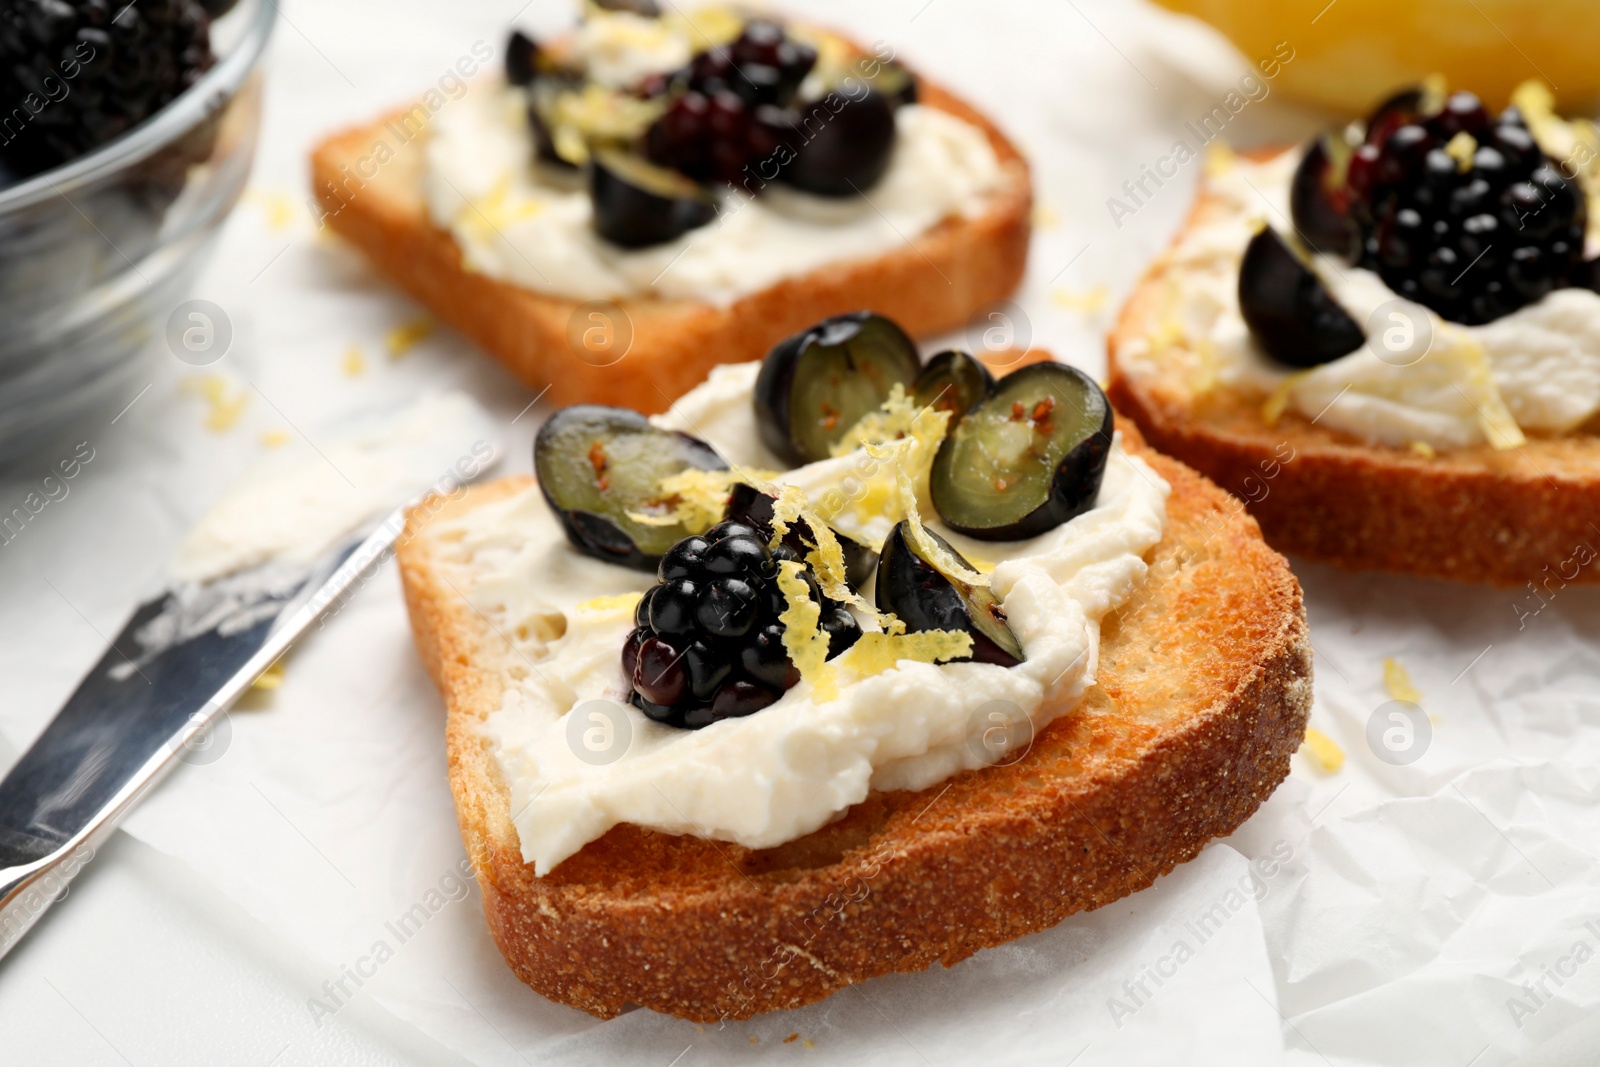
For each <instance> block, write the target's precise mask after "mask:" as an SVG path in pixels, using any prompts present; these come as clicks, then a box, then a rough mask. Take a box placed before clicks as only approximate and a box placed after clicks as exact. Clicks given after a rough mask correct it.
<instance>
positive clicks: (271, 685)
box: [250, 659, 283, 692]
mask: <svg viewBox="0 0 1600 1067" xmlns="http://www.w3.org/2000/svg"><path fill="white" fill-rule="evenodd" d="M282 684H283V660H282V659H276V660H273V661H272V666H270V667H268V668H267V669H266V670H264V671H262V672H261V674H260V676H259V677H257V678H256V680H255V681H254V682H251V683H250V686H251V688H252V689H261V690H265V691H267V692H271V691H272V690H274V689H276V688H278V687H279V686H280V685H282Z"/></svg>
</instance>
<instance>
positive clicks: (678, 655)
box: [622, 521, 861, 730]
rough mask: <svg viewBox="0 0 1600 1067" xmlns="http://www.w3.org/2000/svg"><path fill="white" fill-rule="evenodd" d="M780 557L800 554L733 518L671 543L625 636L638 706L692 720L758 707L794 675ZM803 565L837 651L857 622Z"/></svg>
mask: <svg viewBox="0 0 1600 1067" xmlns="http://www.w3.org/2000/svg"><path fill="white" fill-rule="evenodd" d="M786 559H787V560H797V559H798V554H797V553H796V552H794V550H793V549H791V548H788V547H787V546H785V545H779V546H778V547H777V548H776V549H775V550H773V551H771V552H769V551H768V550H767V546H766V544H765V542H764V541H763V540H762V537H761V535H760V534H759V533H757V531H756V530H755V529H754V528H753V527H751V526H747V525H745V524H743V523H738V522H731V521H728V522H722V523H719V524H718V525H716V526H714V527H712V528H711V529H710V530H708V531H707V532H706V533H705V534H703V535H701V536H696V537H686V538H684V539H683V540H681V541H679V542H678V543H677V544H675V545H673V546H672V547H671V548H670V549H668V550H667V552H666V554H665V555H663V556H662V557H661V564H660V567H659V569H658V570H657V578H658V579H659V581H658V582H657V583H656V584H655V585H654V586H652V587H651V588H650V589H648V590H647V591H646V592H645V594H644V596H643V597H641V598H640V599H639V606H638V607H637V608H636V609H635V610H634V629H633V630H632V631H631V632H630V633H629V634H628V639H627V641H626V642H624V644H623V646H622V670H623V673H624V674H625V675H626V676H627V678H628V681H629V684H630V685H631V686H632V687H633V693H632V697H631V699H632V701H633V703H634V706H635V707H637V708H639V709H640V710H641V711H643V712H644V713H645V714H646V715H648V716H649V717H650V718H652V719H654V720H655V721H657V722H661V723H665V724H667V725H669V726H678V727H684V728H686V729H691V730H694V729H699V728H701V727H704V726H710V725H711V724H712V723H714V722H718V721H720V720H722V719H732V718H739V717H741V716H744V715H750V714H753V713H755V712H757V711H760V710H761V709H762V708H764V707H767V706H768V705H769V704H772V703H773V702H775V701H776V700H777V699H778V698H779V697H780V696H782V695H783V692H784V690H785V689H788V688H790V687H791V686H793V685H794V684H795V683H796V682H798V681H799V680H800V673H799V671H798V670H797V669H796V668H795V665H794V662H793V660H791V659H790V658H789V654H788V651H787V650H786V649H785V648H784V645H783V631H784V626H783V623H782V622H780V621H779V620H778V616H779V615H780V614H781V613H782V612H783V610H784V608H785V607H786V606H787V601H786V598H785V597H784V596H783V593H782V591H781V590H779V589H778V583H777V574H778V562H779V561H781V560H786ZM801 573H802V575H803V576H804V578H805V581H806V583H807V585H808V586H809V587H810V589H811V596H812V599H813V600H816V601H817V602H818V603H820V604H821V606H822V619H821V625H822V628H823V630H824V631H825V632H826V633H827V634H828V635H829V646H828V654H829V656H830V657H831V656H836V655H838V654H839V653H840V652H843V651H844V650H845V649H846V648H849V647H850V646H851V645H852V644H854V643H855V641H856V639H857V638H858V637H860V636H861V628H860V626H859V625H858V624H857V623H856V621H855V618H854V617H853V616H851V614H850V612H849V611H848V610H847V609H846V608H845V606H844V605H843V604H840V603H837V602H836V601H832V600H829V599H828V598H827V597H825V596H823V595H822V591H821V589H819V588H818V587H817V583H816V578H815V577H814V576H813V575H812V573H811V572H810V571H809V570H806V571H803V572H801Z"/></svg>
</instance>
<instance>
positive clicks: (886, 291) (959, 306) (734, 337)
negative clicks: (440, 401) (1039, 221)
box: [311, 79, 1033, 413]
mask: <svg viewBox="0 0 1600 1067" xmlns="http://www.w3.org/2000/svg"><path fill="white" fill-rule="evenodd" d="M918 91H919V94H920V100H921V102H922V103H924V104H928V105H930V106H933V107H936V108H939V109H940V110H942V111H947V112H949V113H950V114H952V115H955V116H957V117H959V118H962V119H965V120H966V121H967V122H970V123H972V124H973V125H975V126H977V127H978V128H980V129H982V130H983V131H984V133H985V134H986V135H987V136H988V138H989V142H990V144H991V145H993V146H994V150H995V153H996V155H997V156H998V157H999V159H1000V162H1001V166H1002V167H1003V168H1004V170H1005V175H1006V176H1005V180H1004V183H1003V185H1002V187H1001V188H1000V189H999V190H998V191H996V192H995V193H993V194H992V195H991V196H990V197H989V199H988V200H987V201H986V206H985V209H984V210H983V211H982V212H981V213H979V214H977V215H975V216H973V217H970V218H969V217H959V216H958V217H952V218H948V219H946V220H944V221H943V222H940V223H938V224H937V225H935V226H933V227H932V228H930V229H929V230H927V231H925V232H924V233H921V234H917V235H911V236H910V240H909V243H908V244H906V245H903V246H901V247H898V248H895V249H893V250H891V251H889V252H885V253H884V254H882V255H880V256H877V257H874V258H871V259H859V260H850V261H846V262H842V263H837V264H833V265H831V266H829V267H827V268H824V269H822V270H818V271H814V272H812V273H810V274H805V275H801V276H798V277H794V278H790V279H786V280H784V281H782V282H780V283H778V284H777V285H774V286H771V287H770V288H767V289H763V290H761V291H759V292H756V293H752V294H750V295H749V296H746V297H744V298H742V299H740V300H738V301H736V302H735V303H733V304H732V305H730V306H728V307H717V306H714V305H712V304H707V303H702V302H699V301H693V300H661V299H642V298H624V299H619V300H616V301H613V302H609V303H610V304H611V305H613V306H615V307H619V308H620V309H621V310H622V311H623V312H624V313H625V314H626V316H627V320H628V322H629V323H631V332H632V344H631V346H630V347H629V348H628V349H627V351H626V354H625V355H623V356H621V357H620V358H619V359H615V361H614V362H613V360H614V358H615V352H614V348H615V346H614V345H613V346H611V347H608V348H604V349H602V350H601V351H599V352H593V351H590V350H589V349H587V348H585V347H584V343H583V340H582V338H583V331H582V329H581V327H580V328H578V329H573V325H574V323H575V322H579V323H581V325H588V323H589V319H588V318H587V316H579V317H578V318H577V319H576V320H575V317H574V313H575V312H576V311H577V310H578V309H579V307H580V306H581V305H582V304H583V303H584V302H583V301H578V300H572V299H568V298H566V297H560V296H555V295H552V294H548V293H540V292H535V291H533V290H531V289H524V288H522V287H520V286H516V285H511V284H508V283H506V282H501V281H497V280H495V279H493V278H490V277H488V276H487V275H483V274H479V273H477V272H474V271H471V270H468V269H466V268H465V267H464V266H463V264H462V257H461V250H460V248H459V247H458V246H457V245H456V243H455V240H454V239H453V238H452V237H451V236H450V235H449V234H448V233H446V232H444V231H442V230H439V229H437V228H435V227H434V226H433V224H432V223H431V222H430V221H429V219H428V214H427V209H426V206H425V205H424V202H423V199H422V193H421V188H422V175H423V167H424V153H423V148H422V146H423V143H424V139H425V137H426V132H425V131H423V133H422V135H420V136H418V137H416V138H415V139H413V140H411V141H409V142H406V143H403V144H402V143H400V141H399V139H398V137H397V135H396V134H395V133H394V132H393V130H392V128H391V122H392V120H394V119H395V118H396V117H397V115H388V116H384V117H383V118H380V119H378V120H377V121H376V122H373V123H371V124H370V125H367V126H362V127H358V128H355V129H351V130H346V131H344V132H342V133H338V134H335V135H334V136H332V137H330V138H328V139H327V140H325V141H323V142H322V143H321V144H319V145H318V146H317V147H316V149H315V150H314V151H313V152H312V156H311V173H312V187H313V189H314V191H315V193H316V196H317V199H318V202H319V204H320V205H321V207H322V210H323V211H324V212H326V214H325V216H324V218H325V220H326V222H327V224H328V225H329V226H331V227H332V228H333V230H334V231H335V232H337V233H338V234H339V235H340V236H342V237H344V238H345V239H346V240H348V241H350V242H351V243H352V244H353V245H355V246H356V247H357V248H359V249H360V250H361V251H362V252H363V253H365V255H366V256H367V258H368V259H369V260H370V261H371V262H372V264H373V265H374V266H375V267H377V269H378V270H379V271H381V272H382V273H383V274H385V275H386V276H388V278H389V279H390V280H391V281H393V282H395V283H396V284H397V285H399V286H400V287H401V288H402V289H404V290H406V291H407V292H409V293H410V294H411V295H412V296H414V297H416V298H417V299H418V300H420V301H421V302H422V303H423V304H425V305H427V307H428V308H429V310H431V311H432V312H433V313H434V314H435V315H437V316H438V317H439V318H440V319H443V320H444V321H445V322H448V323H450V324H451V325H452V326H454V327H455V328H456V329H458V330H460V331H461V332H462V333H464V334H466V335H467V336H468V337H470V338H472V340H474V341H475V342H477V343H478V345H480V346H481V347H482V348H483V349H484V350H485V351H487V352H489V353H490V354H491V355H493V356H494V357H495V358H496V359H498V360H499V361H500V362H501V363H503V364H505V365H506V367H507V368H509V369H510V371H511V372H512V373H513V374H515V375H516V376H517V377H518V378H520V379H522V381H523V382H525V383H527V385H528V386H529V387H531V388H533V389H544V388H545V387H546V386H548V387H549V393H548V395H547V397H546V398H547V399H548V400H549V401H551V402H552V403H555V404H573V403H580V402H581V403H602V404H617V405H621V406H624V407H631V408H634V409H636V410H638V411H642V412H646V413H653V412H658V411H664V410H666V408H667V407H668V406H669V405H670V404H671V402H672V401H673V400H675V399H677V398H678V397H679V396H680V395H682V394H683V393H685V392H687V391H688V390H689V389H690V388H692V387H693V386H695V385H697V384H699V383H700V382H701V381H704V380H705V377H706V374H707V373H708V372H709V371H710V369H711V367H712V366H714V365H715V364H717V363H736V362H742V361H745V360H752V359H760V358H761V357H762V356H764V355H766V354H767V350H768V349H770V348H771V347H772V346H773V345H774V344H775V343H777V342H778V341H780V340H782V339H783V338H785V337H787V336H789V335H790V334H792V333H794V332H796V331H798V330H802V329H804V328H805V327H807V326H810V325H811V324H812V323H815V322H817V321H819V320H821V319H824V318H827V317H828V316H830V315H836V314H839V313H841V312H845V311H854V310H856V309H858V308H872V309H873V310H875V311H878V312H880V313H881V314H884V315H887V316H888V317H889V318H891V319H893V320H895V321H896V322H898V323H899V324H900V325H901V326H902V327H903V328H904V329H905V330H906V331H907V332H908V333H910V334H911V335H912V336H913V337H927V336H930V335H933V334H938V333H942V332H944V331H947V330H952V329H955V328H957V327H959V326H961V325H963V324H964V323H966V322H967V321H968V320H969V319H970V318H971V317H972V316H973V314H974V313H976V312H977V311H978V310H979V309H981V308H982V307H984V306H985V305H987V304H990V303H992V302H994V301H997V300H1003V299H1004V298H1006V297H1007V296H1009V295H1010V294H1011V293H1012V292H1013V291H1014V290H1015V289H1016V287H1017V284H1018V283H1019V282H1020V281H1021V279H1022V272H1023V268H1024V267H1025V266H1026V263H1027V259H1028V241H1029V235H1030V232H1031V231H1030V223H1029V215H1030V212H1031V210H1032V206H1033V186H1032V179H1031V177H1030V174H1029V171H1028V164H1027V161H1026V160H1024V159H1023V157H1022V155H1021V153H1019V152H1018V151H1017V149H1016V147H1015V146H1014V145H1012V143H1011V142H1010V141H1009V140H1007V139H1006V137H1005V135H1004V134H1003V133H1001V132H1000V130H999V129H998V128H997V127H996V126H995V125H994V124H993V123H992V122H990V121H989V120H988V119H987V118H986V117H985V116H984V115H982V114H981V113H980V112H978V111H977V110H976V109H975V108H973V107H971V106H970V105H968V104H967V103H965V102H964V101H962V100H960V99H958V98H957V97H955V96H953V95H952V94H950V93H949V92H947V91H946V90H944V89H942V88H940V87H939V86H938V85H935V84H933V83H931V82H929V81H927V80H925V79H924V80H921V81H919V83H918ZM397 114H398V113H397ZM379 144H383V145H385V146H386V152H387V153H389V154H392V158H390V159H388V160H387V161H386V162H384V163H382V165H381V166H376V165H374V164H373V163H372V162H371V160H372V159H373V157H374V155H375V149H376V146H378V145H379ZM363 160H366V161H367V162H366V164H365V166H363V165H362V162H363ZM367 172H374V176H373V177H372V178H370V179H365V180H363V179H364V176H365V174H366V173H367ZM352 175H355V177H354V178H352V177H351V176H352Z"/></svg>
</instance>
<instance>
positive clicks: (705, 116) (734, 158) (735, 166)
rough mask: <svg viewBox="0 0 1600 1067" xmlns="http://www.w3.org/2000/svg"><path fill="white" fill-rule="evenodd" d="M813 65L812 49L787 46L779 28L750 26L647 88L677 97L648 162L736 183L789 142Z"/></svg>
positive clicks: (654, 135)
mask: <svg viewBox="0 0 1600 1067" xmlns="http://www.w3.org/2000/svg"><path fill="white" fill-rule="evenodd" d="M816 61H817V53H816V50H815V49H813V48H811V47H810V46H809V45H805V44H801V43H799V42H797V41H791V40H789V39H788V38H787V37H786V36H785V35H784V32H783V28H782V27H781V26H779V25H778V24H777V23H775V22H770V21H767V20H765V19H753V20H751V21H750V22H749V23H747V24H746V25H745V27H744V32H743V33H741V34H740V35H739V37H738V39H737V40H735V41H733V42H732V43H730V44H728V45H727V46H726V47H723V48H715V49H711V50H709V51H705V52H701V53H700V54H698V55H696V56H695V57H694V59H693V60H692V61H691V62H690V64H689V66H688V67H687V68H686V69H684V70H683V71H680V72H679V73H678V74H677V75H676V76H675V77H674V78H672V79H671V80H670V81H668V80H661V81H659V82H656V83H652V84H650V85H647V86H646V87H645V90H644V91H645V92H647V93H662V92H671V91H674V90H676V91H677V94H678V95H677V96H676V98H675V99H674V100H673V101H672V103H671V104H670V105H669V106H668V108H667V111H666V113H665V114H664V115H662V117H661V118H660V119H658V120H657V121H656V122H655V124H654V125H652V126H651V127H650V130H649V132H648V133H647V134H646V135H645V152H646V155H648V156H649V158H650V159H651V161H652V162H655V163H658V164H660V165H662V166H666V167H672V168H674V169H676V170H680V171H682V172H683V173H685V174H687V175H689V176H690V177H691V178H694V179H696V180H697V181H711V180H713V179H714V180H718V181H724V182H737V181H738V180H739V178H740V176H741V175H742V174H743V173H744V171H745V168H746V167H747V166H749V165H751V164H753V163H758V162H760V161H761V160H764V159H769V158H771V157H772V156H773V155H774V154H775V153H777V151H778V148H779V146H780V145H782V144H784V143H786V142H787V141H788V140H789V139H790V138H791V137H792V131H793V128H794V125H795V122H796V118H795V114H794V112H793V111H792V110H790V105H791V104H792V103H793V102H794V98H795V94H796V93H797V92H798V91H799V89H800V83H801V82H802V81H804V80H805V76H806V74H808V73H809V72H810V70H811V68H812V66H813V65H814V64H815V63H816ZM769 177H770V175H769Z"/></svg>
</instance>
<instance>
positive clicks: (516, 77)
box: [506, 30, 539, 85]
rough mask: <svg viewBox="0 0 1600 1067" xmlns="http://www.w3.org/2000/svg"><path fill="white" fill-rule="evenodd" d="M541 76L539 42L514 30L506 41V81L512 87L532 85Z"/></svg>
mask: <svg viewBox="0 0 1600 1067" xmlns="http://www.w3.org/2000/svg"><path fill="white" fill-rule="evenodd" d="M538 76H539V42H537V41H535V40H534V39H533V38H532V37H529V36H528V35H527V34H525V33H523V32H522V31H521V30H512V31H511V37H510V39H509V40H507V41H506V81H508V82H510V83H511V84H512V85H532V84H533V80H534V79H535V78H536V77H538Z"/></svg>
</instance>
